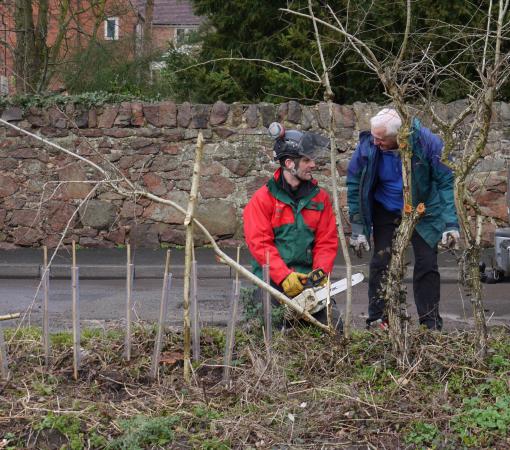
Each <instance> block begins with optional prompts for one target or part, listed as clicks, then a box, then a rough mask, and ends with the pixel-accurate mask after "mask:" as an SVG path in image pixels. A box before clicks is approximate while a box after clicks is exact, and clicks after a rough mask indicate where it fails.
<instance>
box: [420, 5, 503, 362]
mask: <svg viewBox="0 0 510 450" xmlns="http://www.w3.org/2000/svg"><path fill="white" fill-rule="evenodd" d="M494 3H495V4H496V5H497V8H494V9H495V11H493V7H494ZM508 6H509V1H508V0H501V1H497V2H493V1H492V0H491V1H490V2H489V5H488V10H487V13H486V16H487V27H486V29H485V30H479V31H478V30H477V33H475V34H474V38H473V39H472V43H471V44H470V45H469V47H468V48H467V50H469V51H470V52H471V53H472V54H473V55H474V56H475V57H476V69H477V74H478V78H477V79H474V80H467V79H466V78H465V77H464V76H463V75H462V74H461V73H460V71H459V69H458V67H457V66H456V65H453V64H452V65H450V66H447V67H439V68H438V67H437V65H436V64H434V62H433V59H432V58H429V59H428V60H427V61H428V62H429V63H430V66H429V71H428V73H429V77H428V78H427V80H425V81H426V83H425V85H426V86H427V87H428V89H427V90H428V93H430V92H434V89H433V85H431V82H432V81H433V82H435V83H436V84H437V83H438V82H440V81H441V80H442V79H443V78H444V77H446V76H447V77H452V78H454V79H456V80H458V81H459V82H460V83H467V84H468V86H469V88H470V91H471V95H470V96H469V97H468V99H467V105H466V107H465V108H464V109H463V110H462V111H461V112H459V114H458V115H457V116H456V117H454V118H453V119H451V120H450V121H447V120H445V119H443V118H442V117H441V115H440V114H438V113H437V111H436V109H435V108H434V106H433V105H434V103H433V102H432V101H431V100H432V99H431V98H430V96H429V98H427V102H426V104H427V105H429V107H430V108H429V110H430V112H431V114H432V116H433V120H434V122H435V123H436V124H437V126H438V127H439V129H440V130H441V134H442V136H443V138H444V142H445V146H444V151H443V163H445V164H447V165H449V166H450V167H451V169H452V170H453V171H454V173H455V185H454V189H455V203H456V207H457V214H458V217H459V224H460V226H461V229H462V233H463V235H464V239H465V247H464V249H463V253H462V257H461V259H460V274H459V275H460V277H459V278H460V282H461V283H462V285H463V286H464V287H465V288H466V290H467V292H468V293H469V295H470V297H471V303H472V307H473V316H474V319H475V330H476V345H477V347H478V349H479V352H480V356H481V357H485V356H486V353H487V324H486V320H485V314H484V306H483V299H482V289H481V284H480V283H481V282H480V273H479V262H480V245H481V236H482V225H483V215H482V213H481V210H480V207H479V206H478V204H477V203H476V201H475V200H474V199H473V197H472V195H471V193H470V192H469V190H468V189H467V186H466V183H467V180H468V177H469V175H470V174H471V173H472V171H473V169H474V168H475V166H476V164H478V162H479V161H480V160H481V159H482V158H484V157H485V156H486V155H487V149H486V147H487V140H488V136H489V131H490V129H491V124H492V117H493V104H494V100H495V98H496V96H497V94H498V92H499V90H500V88H501V86H502V85H503V84H504V83H505V82H506V81H507V79H508V77H509V75H510V65H509V60H510V52H506V53H503V52H502V45H503V42H504V41H505V40H506V39H508V24H507V21H508V18H507V16H508ZM470 33H471V35H473V30H470ZM461 127H465V128H467V130H468V131H467V135H466V137H465V139H464V140H462V141H461V142H459V139H458V136H459V135H462V133H461ZM453 153H455V156H456V159H455V160H454V161H451V160H450V157H451V155H452V154H453ZM469 213H471V214H472V216H471V217H470V215H469Z"/></svg>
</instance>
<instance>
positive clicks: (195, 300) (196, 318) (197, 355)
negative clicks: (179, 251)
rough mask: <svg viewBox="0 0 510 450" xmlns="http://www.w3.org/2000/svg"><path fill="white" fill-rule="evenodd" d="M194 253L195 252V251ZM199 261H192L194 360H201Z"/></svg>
mask: <svg viewBox="0 0 510 450" xmlns="http://www.w3.org/2000/svg"><path fill="white" fill-rule="evenodd" d="M193 253H194V252H193ZM197 277H198V274H197V262H196V261H195V260H193V262H192V263H191V334H192V345H193V348H192V353H193V361H195V362H198V361H200V322H199V314H198V286H197V285H198V283H197Z"/></svg>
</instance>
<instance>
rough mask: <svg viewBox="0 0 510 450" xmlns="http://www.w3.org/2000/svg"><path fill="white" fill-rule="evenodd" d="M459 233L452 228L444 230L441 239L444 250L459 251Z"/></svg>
mask: <svg viewBox="0 0 510 450" xmlns="http://www.w3.org/2000/svg"><path fill="white" fill-rule="evenodd" d="M459 241H460V233H459V230H457V229H455V228H452V229H451V230H446V231H445V232H444V233H443V237H442V238H441V245H442V246H443V247H446V248H452V249H454V250H458V249H459Z"/></svg>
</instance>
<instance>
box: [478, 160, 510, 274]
mask: <svg viewBox="0 0 510 450" xmlns="http://www.w3.org/2000/svg"><path fill="white" fill-rule="evenodd" d="M506 197H507V205H508V216H509V222H510V168H509V169H508V187H507V191H506ZM494 253H495V254H494V260H493V263H492V267H491V268H490V269H488V270H486V264H485V263H483V262H482V263H481V264H480V276H481V279H482V281H483V282H484V283H497V282H498V281H502V280H503V279H504V278H505V277H510V227H506V228H498V229H497V230H496V232H495V233H494Z"/></svg>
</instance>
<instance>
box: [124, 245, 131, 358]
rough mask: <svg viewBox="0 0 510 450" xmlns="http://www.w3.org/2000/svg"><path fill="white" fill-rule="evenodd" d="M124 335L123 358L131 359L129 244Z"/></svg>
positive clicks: (127, 247)
mask: <svg viewBox="0 0 510 450" xmlns="http://www.w3.org/2000/svg"><path fill="white" fill-rule="evenodd" d="M126 250H127V261H126V335H125V339H124V358H125V359H126V361H131V312H132V310H133V301H132V288H133V264H131V244H129V243H128V244H127V245H126Z"/></svg>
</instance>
